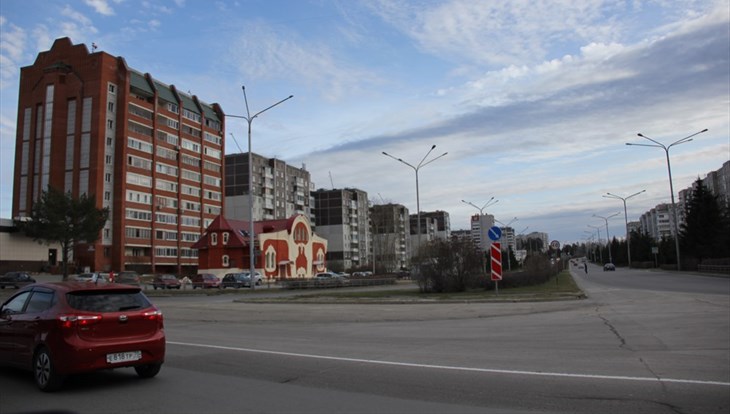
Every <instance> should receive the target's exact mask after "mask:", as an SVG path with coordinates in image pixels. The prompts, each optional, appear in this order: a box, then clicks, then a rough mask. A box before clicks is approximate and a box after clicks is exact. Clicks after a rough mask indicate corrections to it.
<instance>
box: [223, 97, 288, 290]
mask: <svg viewBox="0 0 730 414" xmlns="http://www.w3.org/2000/svg"><path fill="white" fill-rule="evenodd" d="M241 89H243V100H244V102H246V116H237V115H226V116H229V117H233V118H241V119H245V120H246V122H247V123H248V214H249V223H248V227H249V229H248V240H249V243H248V254H249V269H248V270H249V272H250V273H249V275H250V276H251V289H252V290H254V289H256V283H255V282H256V261H255V257H254V240H255V235H256V232H255V231H254V219H253V156H252V152H251V124H252V123H253V120H254V119H256V117H257V116H259V115H261V114H263V113H264V112H266V111H268V110H269V109H271V108H273V107H275V106H277V105H279V104H281V103H284V102H285V101H288V100H289V99H291V98H293V97H294V95H289V96H287V97H286V98H284V99H282V100H280V101H279V102H277V103H275V104H273V105H271V106H269V107H267V108H265V109H262V110H260V111H258V112H256V113H255V114H253V115H251V111H249V109H248V97H246V86H241ZM236 145H238V144H236Z"/></svg>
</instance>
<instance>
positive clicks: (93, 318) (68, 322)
mask: <svg viewBox="0 0 730 414" xmlns="http://www.w3.org/2000/svg"><path fill="white" fill-rule="evenodd" d="M58 320H59V321H60V322H61V326H62V327H64V328H73V327H75V326H79V327H84V326H90V325H93V324H95V323H96V322H99V321H100V320H101V315H61V316H59V317H58Z"/></svg>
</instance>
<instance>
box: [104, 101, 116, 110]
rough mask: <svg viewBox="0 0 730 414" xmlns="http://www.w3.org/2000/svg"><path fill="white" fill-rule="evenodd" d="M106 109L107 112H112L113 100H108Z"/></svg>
mask: <svg viewBox="0 0 730 414" xmlns="http://www.w3.org/2000/svg"><path fill="white" fill-rule="evenodd" d="M106 110H107V111H108V112H114V102H109V103H108V104H107V105H106Z"/></svg>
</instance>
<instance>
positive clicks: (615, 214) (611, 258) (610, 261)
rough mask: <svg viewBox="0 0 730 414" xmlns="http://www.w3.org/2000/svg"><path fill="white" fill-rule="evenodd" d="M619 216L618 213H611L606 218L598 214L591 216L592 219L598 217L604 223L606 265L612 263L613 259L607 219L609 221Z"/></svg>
mask: <svg viewBox="0 0 730 414" xmlns="http://www.w3.org/2000/svg"><path fill="white" fill-rule="evenodd" d="M619 214H620V213H613V214H611V215H610V216H608V217H603V216H599V215H598V214H594V215H593V217H598V218H600V219H603V220H604V221H605V222H606V246H608V263H613V257H611V236H609V235H608V219H610V218H611V217H616V216H618V215H619Z"/></svg>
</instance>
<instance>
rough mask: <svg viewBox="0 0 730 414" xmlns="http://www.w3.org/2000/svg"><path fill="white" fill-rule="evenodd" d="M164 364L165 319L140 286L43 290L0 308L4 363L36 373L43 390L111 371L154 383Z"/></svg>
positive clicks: (67, 285)
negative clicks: (70, 378)
mask: <svg viewBox="0 0 730 414" xmlns="http://www.w3.org/2000/svg"><path fill="white" fill-rule="evenodd" d="M164 360H165V330H164V326H163V318H162V313H161V312H160V311H159V310H158V309H157V308H156V307H155V306H154V305H153V304H152V303H150V301H149V300H148V299H147V297H146V296H145V295H144V293H142V291H141V289H140V288H139V287H136V286H129V285H118V284H94V283H86V282H53V283H39V284H35V285H31V286H26V287H24V288H23V289H22V290H21V291H19V292H18V293H16V294H15V295H13V296H12V297H11V298H10V299H8V300H7V301H6V302H5V303H3V304H2V306H0V364H4V365H13V366H16V367H20V368H23V369H28V370H31V371H32V372H33V377H34V378H35V382H36V385H37V386H38V388H40V389H41V390H43V391H53V390H55V389H57V388H59V387H60V386H61V385H62V383H63V381H64V378H65V377H66V376H67V375H70V374H78V373H84V372H92V371H97V370H104V369H110V368H122V367H133V368H134V369H135V371H136V372H137V375H139V376H140V377H142V378H151V377H154V376H155V375H157V373H158V372H159V371H160V368H161V367H162V364H163V362H164Z"/></svg>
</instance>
